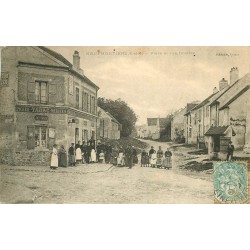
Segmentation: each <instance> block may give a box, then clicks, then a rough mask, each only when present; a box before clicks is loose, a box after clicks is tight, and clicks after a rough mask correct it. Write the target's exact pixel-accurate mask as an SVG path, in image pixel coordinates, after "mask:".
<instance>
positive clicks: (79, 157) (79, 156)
mask: <svg viewBox="0 0 250 250" xmlns="http://www.w3.org/2000/svg"><path fill="white" fill-rule="evenodd" d="M81 162H82V150H81V148H80V146H78V147H77V149H76V163H77V164H80V163H81Z"/></svg>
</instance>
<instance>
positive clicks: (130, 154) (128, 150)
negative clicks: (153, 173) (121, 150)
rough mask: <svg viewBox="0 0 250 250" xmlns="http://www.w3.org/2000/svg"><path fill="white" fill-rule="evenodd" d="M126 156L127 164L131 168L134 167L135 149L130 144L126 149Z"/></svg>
mask: <svg viewBox="0 0 250 250" xmlns="http://www.w3.org/2000/svg"><path fill="white" fill-rule="evenodd" d="M125 157H126V159H127V166H128V168H129V169H131V168H132V167H133V151H132V148H131V147H130V146H128V147H127V148H126V150H125Z"/></svg>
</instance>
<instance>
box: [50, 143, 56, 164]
mask: <svg viewBox="0 0 250 250" xmlns="http://www.w3.org/2000/svg"><path fill="white" fill-rule="evenodd" d="M50 168H51V169H57V168H58V155H57V145H56V144H54V145H53V149H52V153H51V159H50Z"/></svg>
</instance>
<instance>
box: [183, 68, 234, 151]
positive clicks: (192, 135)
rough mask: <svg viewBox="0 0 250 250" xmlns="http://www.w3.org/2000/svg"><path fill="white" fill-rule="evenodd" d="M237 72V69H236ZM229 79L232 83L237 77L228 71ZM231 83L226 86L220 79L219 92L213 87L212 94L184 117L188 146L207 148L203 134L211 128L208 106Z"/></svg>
mask: <svg viewBox="0 0 250 250" xmlns="http://www.w3.org/2000/svg"><path fill="white" fill-rule="evenodd" d="M237 70H238V69H237ZM230 79H231V81H233V80H234V79H237V75H236V74H235V72H234V71H232V70H231V71H230ZM231 84H233V82H230V85H229V84H228V81H227V80H226V79H225V78H222V79H221V80H220V81H219V90H218V89H217V87H214V89H213V93H212V94H210V95H209V96H208V97H207V98H205V99H204V100H203V101H202V102H200V103H199V104H198V105H196V106H195V107H194V108H192V109H191V110H189V112H187V113H186V114H185V115H186V117H187V119H186V125H187V130H186V131H187V141H186V142H187V143H188V144H197V146H198V147H199V148H205V147H206V148H207V146H208V145H207V143H208V142H207V141H206V137H205V133H206V132H207V131H208V129H209V128H210V127H211V126H212V120H211V112H210V109H211V107H210V105H211V104H212V103H213V102H214V101H215V100H216V99H217V98H218V97H219V96H222V95H223V93H224V92H226V91H227V89H228V88H229V86H231Z"/></svg>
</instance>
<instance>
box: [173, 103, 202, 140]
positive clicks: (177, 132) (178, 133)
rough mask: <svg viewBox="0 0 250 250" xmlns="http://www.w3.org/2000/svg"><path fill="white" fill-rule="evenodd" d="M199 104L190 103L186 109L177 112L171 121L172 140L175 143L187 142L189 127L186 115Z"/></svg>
mask: <svg viewBox="0 0 250 250" xmlns="http://www.w3.org/2000/svg"><path fill="white" fill-rule="evenodd" d="M197 104H198V102H193V103H188V104H187V106H186V107H185V108H182V109H180V110H178V111H176V112H175V113H174V114H173V117H172V119H171V140H172V141H174V142H186V140H187V139H186V136H187V126H186V116H185V114H186V113H187V112H188V111H190V110H191V109H192V108H194V107H195V106H196V105H197Z"/></svg>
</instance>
